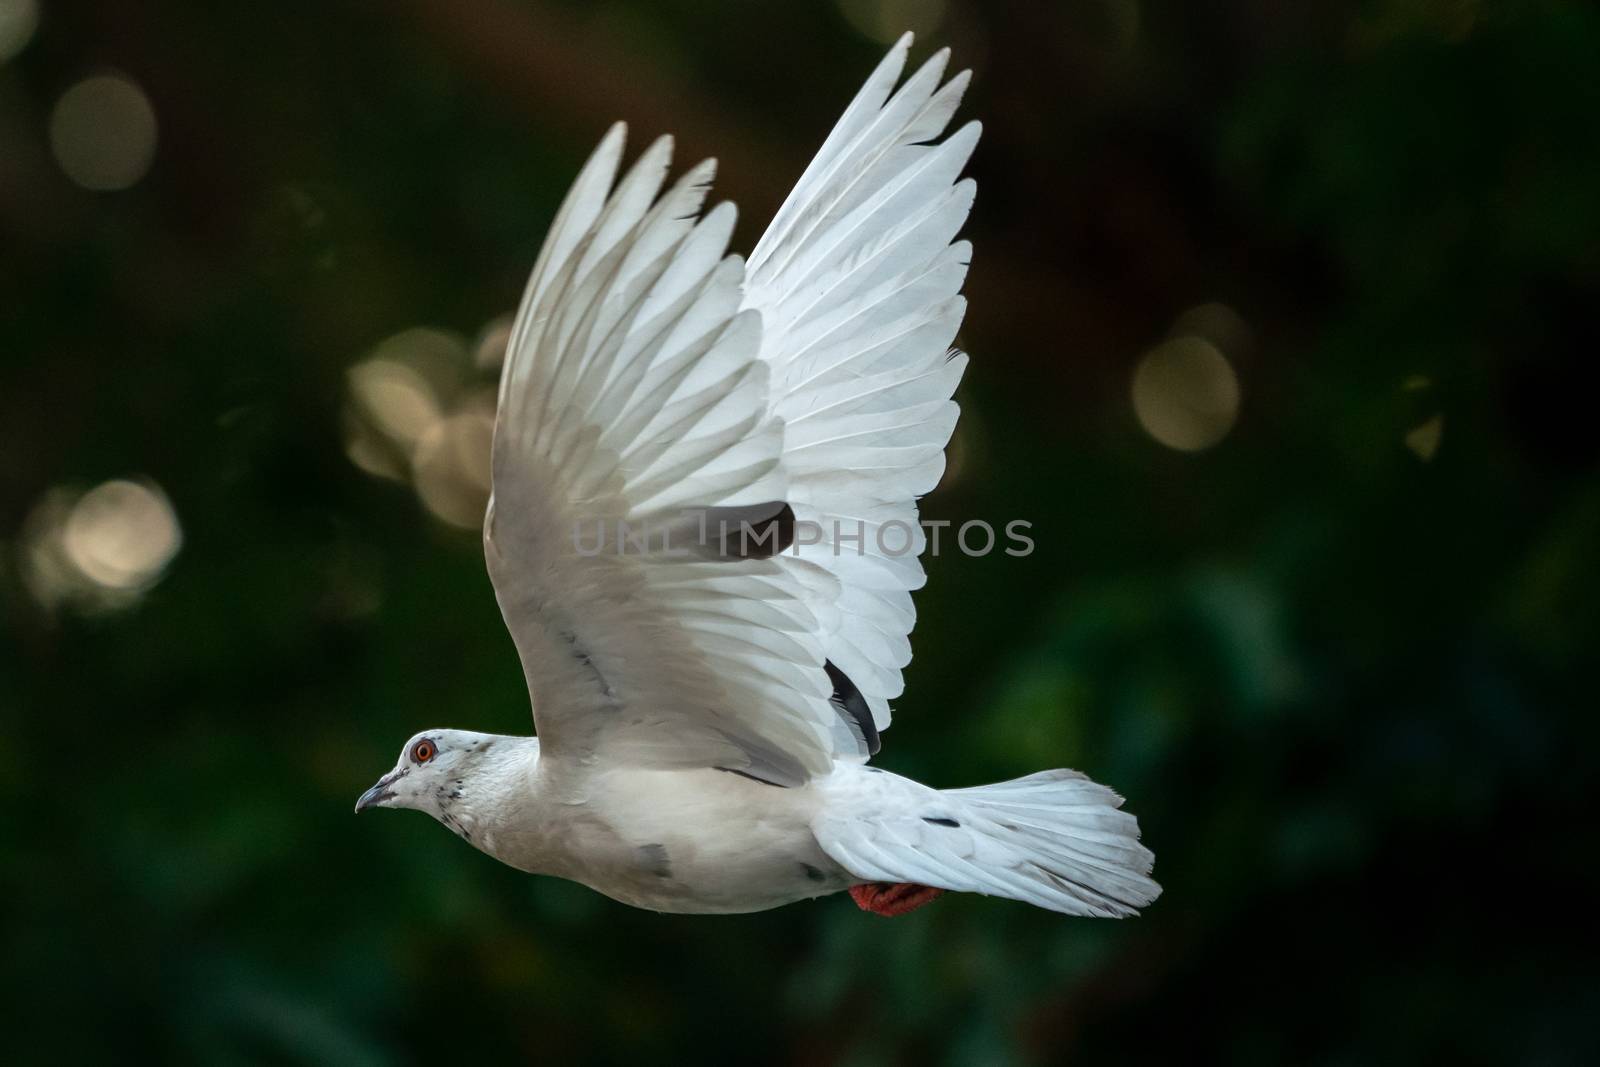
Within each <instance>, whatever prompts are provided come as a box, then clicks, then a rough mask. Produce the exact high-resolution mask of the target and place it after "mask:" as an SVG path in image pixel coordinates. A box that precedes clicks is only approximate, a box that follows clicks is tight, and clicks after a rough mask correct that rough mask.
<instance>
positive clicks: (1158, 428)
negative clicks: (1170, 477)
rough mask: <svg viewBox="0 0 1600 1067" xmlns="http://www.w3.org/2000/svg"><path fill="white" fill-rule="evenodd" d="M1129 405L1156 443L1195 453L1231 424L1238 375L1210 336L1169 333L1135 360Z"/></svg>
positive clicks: (1225, 433)
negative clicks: (1141, 357)
mask: <svg viewBox="0 0 1600 1067" xmlns="http://www.w3.org/2000/svg"><path fill="white" fill-rule="evenodd" d="M1133 410H1134V414H1135V415H1136V416H1137V417H1138V419H1139V425H1141V426H1143V427H1144V429H1145V432H1146V433H1148V434H1149V435H1150V436H1151V437H1153V438H1155V439H1156V440H1157V441H1159V442H1160V443H1161V444H1163V445H1166V446H1167V447H1168V448H1174V449H1177V450H1179V451H1181V452H1198V451H1200V450H1201V449H1205V448H1210V447H1211V446H1212V445H1215V444H1216V443H1217V442H1218V441H1221V440H1222V439H1223V438H1224V437H1226V436H1228V431H1229V430H1231V429H1233V424H1234V421H1235V420H1236V419H1237V418H1238V415H1239V379H1238V377H1237V376H1236V375H1235V374H1234V371H1233V367H1232V365H1230V364H1229V363H1228V360H1227V357H1225V356H1224V355H1223V354H1222V353H1221V352H1220V351H1219V350H1218V349H1217V346H1216V345H1214V344H1212V343H1211V342H1210V341H1208V340H1205V339H1204V338H1201V337H1195V336H1192V335H1191V336H1184V337H1175V338H1173V339H1171V340H1169V341H1165V342H1163V343H1162V344H1160V345H1157V346H1156V347H1155V348H1153V349H1151V350H1150V351H1149V352H1147V353H1146V354H1145V356H1144V358H1143V359H1141V360H1140V361H1139V366H1138V368H1137V369H1135V371H1134V374H1133Z"/></svg>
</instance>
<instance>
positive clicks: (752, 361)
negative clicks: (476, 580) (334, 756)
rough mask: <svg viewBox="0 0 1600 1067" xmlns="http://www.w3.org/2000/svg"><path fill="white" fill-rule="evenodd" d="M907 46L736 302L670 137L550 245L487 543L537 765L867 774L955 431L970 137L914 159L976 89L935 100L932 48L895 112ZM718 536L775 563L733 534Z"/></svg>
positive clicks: (512, 369) (528, 322) (524, 334)
mask: <svg viewBox="0 0 1600 1067" xmlns="http://www.w3.org/2000/svg"><path fill="white" fill-rule="evenodd" d="M907 44H908V42H907V41H902V42H901V43H900V45H898V46H896V48H895V50H894V51H893V52H891V53H890V55H889V57H888V58H887V59H886V60H885V61H884V63H883V64H882V65H880V67H879V69H878V70H877V71H876V72H875V73H874V74H873V76H872V78H871V79H870V80H869V81H868V83H867V85H866V86H865V87H864V88H863V89H862V91H861V93H860V94H859V95H858V97H857V99H856V100H855V102H854V103H852V105H851V106H850V108H849V109H848V110H847V112H846V113H845V116H844V118H843V119H842V120H841V121H840V123H839V126H838V128H836V129H835V131H834V132H833V134H832V135H831V136H830V137H829V139H828V141H827V143H826V144H825V145H824V146H823V148H822V150H821V152H820V153H819V155H818V157H817V159H816V161H815V162H814V163H813V164H812V165H811V167H810V168H809V169H808V170H807V171H806V173H805V176H804V177H803V178H802V179H801V181H800V184H799V186H797V188H796V190H795V192H794V194H793V195H792V196H791V197H790V200H789V202H788V203H786V204H785V206H784V208H783V209H782V210H781V211H780V212H779V215H778V217H777V218H776V219H775V220H774V223H773V226H772V228H771V230H770V231H769V232H768V234H767V236H766V237H764V238H763V239H762V242H761V244H760V246H758V248H757V251H756V254H755V258H754V259H753V265H752V268H751V270H750V272H749V277H748V278H747V277H746V270H745V267H744V264H743V263H742V262H741V261H740V260H739V259H738V257H736V256H725V255H724V253H725V250H726V246H727V241H728V236H729V233H730V232H731V230H732V227H733V208H732V206H731V205H728V204H723V205H720V206H718V207H717V208H715V209H713V210H712V211H711V212H709V213H708V214H706V215H705V217H704V218H702V219H700V220H699V221H698V222H696V221H694V216H695V215H696V213H697V212H698V211H699V209H700V206H701V203H702V201H703V199H704V196H705V190H706V187H707V184H708V183H709V181H710V178H711V174H712V170H713V167H712V164H711V163H709V162H707V163H702V164H700V165H699V166H697V167H695V168H693V169H691V170H690V171H689V172H688V173H687V174H686V175H685V176H684V177H683V178H682V179H681V180H680V181H679V182H678V183H677V184H676V185H674V186H673V187H672V188H671V189H670V190H669V191H667V192H666V193H665V194H664V195H661V196H660V197H659V199H658V198H657V194H658V193H659V191H660V189H661V186H662V183H663V181H664V179H665V175H666V169H667V165H668V161H669V157H670V153H671V142H670V140H668V139H666V138H663V139H661V140H659V141H657V142H656V143H655V144H653V145H652V146H651V147H650V148H648V149H647V150H646V151H645V153H644V154H643V155H642V156H641V158H640V159H639V161H638V162H637V163H636V164H635V165H634V166H633V168H632V169H631V170H629V171H628V173H627V174H626V175H625V176H624V177H623V178H622V179H621V181H620V182H618V183H616V187H615V189H613V188H612V185H613V182H614V180H615V177H616V173H617V170H618V165H619V161H620V158H621V153H622V142H623V131H622V128H621V127H620V126H618V127H616V128H614V129H613V130H612V131H611V132H610V133H608V134H607V136H606V138H605V139H604V140H603V141H602V142H601V145H600V147H599V148H598V149H597V150H596V151H595V154H594V156H593V157H592V158H591V159H590V161H589V162H588V164H587V165H586V166H585V167H584V169H583V171H582V173H581V174H580V175H579V177H578V179H577V181H576V182H575V183H574V186H573V189H572V191H571V192H570V193H569V194H568V196H567V199H566V201H565V202H564V203H563V205H562V207H561V210H560V212H559V213H558V215H557V217H556V220H555V222H554V223H553V224H552V227H551V230H550V234H549V236H548V237H547V238H546V241H545V246H544V249H543V250H542V251H541V253H540V256H539V260H538V262H537V264H536V265H535V267H534V271H533V275H532V277H531V278H530V279H529V282H528V287H527V290H526V292H525V293H524V296H523V302H522V305H521V308H520V309H519V311H518V314H517V319H516V321H515V323H514V324H513V327H512V334H511V339H510V342H509V345H508V348H507V360H506V367H505V370H504V374H503V377H502V379H501V388H500V399H499V412H498V416H497V420H496V427H495V442H494V450H493V485H494V493H493V498H492V499H491V502H490V508H489V514H488V516H487V517H486V519H485V528H484V539H485V549H486V554H487V557H488V561H489V570H490V575H491V577H492V578H493V581H494V585H495V592H496V596H497V598H498V600H499V602H500V607H501V611H502V613H503V614H504V616H505V619H506V622H507V625H508V626H509V628H510V630H511V633H512V636H513V638H514V640H515V641H516V644H517V648H518V652H519V654H520V655H521V658H522V662H523V668H524V672H525V674H526V676H527V679H528V685H529V689H530V692H531V694H532V696H533V702H534V716H535V720H536V723H537V726H538V730H539V733H540V735H541V737H542V738H543V739H544V744H545V751H546V752H549V753H552V754H554V753H561V754H563V755H565V756H567V757H569V758H577V759H589V758H604V759H607V760H617V761H624V762H633V763H639V764H646V765H657V766H701V767H704V766H712V767H724V768H727V769H729V770H737V771H741V772H744V773H748V774H751V775H754V776H756V777H759V778H762V779H765V780H768V781H772V782H775V783H779V784H792V783H796V782H800V781H803V780H805V779H806V778H808V777H810V776H811V775H813V774H818V773H825V772H826V771H827V770H828V769H829V768H830V767H831V765H832V763H833V762H834V761H835V760H836V759H840V758H844V759H864V758H865V757H866V756H867V755H868V753H869V752H870V751H872V750H875V748H876V731H877V729H878V728H881V727H882V726H885V725H887V723H888V706H887V701H888V700H889V699H890V698H891V697H893V696H895V695H897V694H898V693H899V692H900V668H901V667H903V666H904V665H905V663H906V662H907V660H909V657H910V647H909V642H908V641H907V634H908V633H909V631H910V629H911V623H912V610H911V603H910V595H909V590H910V589H912V588H915V587H916V586H918V585H920V584H921V581H922V569H921V565H920V564H919V563H918V561H917V559H916V553H917V552H918V551H920V548H921V533H920V531H918V530H917V529H916V525H915V522H916V506H915V497H916V495H917V494H918V493H922V492H926V491H927V490H928V489H930V488H932V486H933V484H934V483H935V482H936V481H937V479H938V477H939V473H940V471H941V470H942V469H943V454H942V452H943V447H944V444H945V442H946V440H947V439H948V437H949V434H950V431H951V428H952V427H953V425H954V421H955V414H956V412H955V406H954V404H953V403H952V402H951V400H950V396H951V393H952V392H953V391H954V388H955V385H956V382H957V380H958V379H959V376H960V372H961V366H962V360H961V359H960V357H956V358H954V359H952V358H951V357H950V355H949V352H948V348H947V346H948V345H949V343H950V340H951V339H952V338H953V336H954V333H955V329H956V326H957V325H958V324H959V321H960V317H961V311H962V303H961V301H960V298H959V297H957V296H955V293H956V290H957V289H958V288H959V287H960V283H961V279H962V276H963V274H964V272H965V264H966V260H967V251H968V250H967V248H966V246H965V245H964V244H957V245H953V246H952V245H950V244H949V242H950V240H951V238H952V236H953V235H954V232H955V230H956V229H957V228H958V227H959V226H960V224H961V221H962V220H963V219H964V218H965V216H966V213H967V209H968V207H969V205H970V203H971V198H972V187H971V183H970V182H962V183H958V184H955V185H954V186H952V183H953V182H954V180H955V176H956V173H957V172H958V171H959V170H960V168H961V166H962V165H963V164H964V163H965V160H966V158H967V156H968V154H969V153H970V152H971V149H972V144H973V141H974V140H975V139H976V128H975V127H968V128H965V129H963V130H962V131H960V132H959V133H957V134H956V135H955V136H953V137H952V138H950V139H949V140H948V141H946V142H945V143H944V144H943V145H940V146H931V147H930V146H926V145H924V144H922V143H921V142H925V141H927V140H929V139H931V138H933V137H936V136H938V135H939V133H940V132H941V131H942V130H943V128H944V125H945V123H946V122H947V121H948V119H949V117H950V114H951V113H952V112H953V110H954V108H955V105H956V102H957V100H958V98H959V96H960V93H961V89H962V88H963V86H964V85H965V81H966V79H965V76H964V75H963V76H960V77H958V78H956V79H954V80H953V81H951V82H950V83H948V84H947V85H946V86H945V87H944V88H942V89H937V91H935V90H936V86H937V82H938V79H939V75H940V73H941V72H942V68H943V62H944V59H943V54H942V53H941V55H940V56H937V57H935V59H934V60H932V61H930V63H929V64H928V65H927V66H925V67H924V68H923V69H922V70H921V71H919V72H918V73H917V74H916V75H914V76H913V77H912V78H911V79H910V80H909V81H908V82H907V83H906V85H905V86H903V87H902V88H901V89H900V91H899V92H897V93H894V94H893V95H892V96H891V95H890V90H891V89H892V87H893V84H894V82H895V81H896V80H897V78H898V76H899V73H900V70H901V68H902V67H903V65H904V61H905V52H906V48H907ZM763 320H768V325H766V326H765V327H764V326H763ZM708 513H709V516H710V520H711V521H710V529H709V530H708V526H707V523H706V521H705V520H704V519H703V518H702V516H706V515H707V514H708ZM719 518H728V519H730V520H732V524H733V526H734V528H735V529H739V528H740V525H739V520H755V525H754V528H755V529H756V531H757V532H758V533H761V534H764V535H765V536H766V537H767V538H768V539H767V540H766V541H764V542H763V541H759V540H758V541H756V542H755V543H754V544H753V545H752V544H751V542H750V541H749V540H748V539H742V540H740V539H736V541H730V540H728V539H725V538H722V537H719V536H718V530H717V522H716V520H717V519H719ZM858 520H860V521H862V522H863V523H865V526H864V527H863V528H862V529H861V530H860V531H857V529H856V527H855V523H856V522H857V521H858ZM894 523H899V524H900V527H901V528H903V530H904V533H903V536H902V539H901V540H894V539H892V537H893V535H894V534H896V533H899V531H898V530H890V531H889V534H890V536H891V540H889V541H888V542H887V543H886V542H885V541H884V540H882V538H883V536H884V534H883V533H882V531H883V530H884V528H885V527H886V526H891V525H892V524H894ZM746 528H748V527H746ZM797 531H800V532H801V533H802V534H803V535H802V536H799V537H798V538H797ZM857 532H860V533H862V534H863V535H864V536H862V537H861V538H860V539H859V540H854V538H855V536H856V534H857ZM841 535H842V536H841ZM815 536H820V542H819V543H816V544H811V545H805V544H804V542H805V541H807V540H811V539H812V538H813V537H815ZM906 538H909V541H906V540H905V539H906ZM794 540H799V541H800V542H801V545H800V546H798V547H799V549H800V550H799V551H798V554H797V553H796V549H790V551H773V549H774V548H777V547H778V546H780V545H781V546H788V545H789V544H790V542H791V541H794ZM907 545H909V546H910V547H907Z"/></svg>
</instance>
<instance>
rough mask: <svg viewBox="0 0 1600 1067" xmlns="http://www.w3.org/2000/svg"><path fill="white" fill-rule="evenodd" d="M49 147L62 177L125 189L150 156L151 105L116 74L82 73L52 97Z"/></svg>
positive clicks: (153, 117) (152, 144)
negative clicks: (83, 75) (56, 97)
mask: <svg viewBox="0 0 1600 1067" xmlns="http://www.w3.org/2000/svg"><path fill="white" fill-rule="evenodd" d="M50 149H51V151H52V152H53V153H54V154H55V157H56V162H57V163H59V164H60V166H61V169H62V170H63V171H65V172H66V175H67V177H69V178H71V179H72V180H73V181H74V182H76V183H77V184H78V185H80V186H82V187H83V188H85V189H93V190H95V191H97V192H113V191H115V190H118V189H126V188H128V187H129V186H131V185H133V184H134V183H135V182H137V181H138V180H139V179H140V178H142V177H144V175H145V172H146V171H147V170H149V169H150V163H151V161H152V160H154V159H155V153H156V113H155V110H154V109H153V108H152V107H151V106H150V101H149V99H148V98H147V97H146V96H145V95H144V91H143V90H142V89H140V88H139V87H138V86H137V85H135V84H134V83H133V82H131V81H129V80H128V79H127V78H125V77H123V76H122V75H120V74H98V75H95V76H94V77H92V78H85V79H84V80H83V81H81V82H79V83H78V84H77V85H74V86H73V87H72V88H70V89H68V90H67V91H66V92H65V93H63V94H62V95H61V99H60V100H58V101H56V106H55V110H54V111H52V112H51V114H50Z"/></svg>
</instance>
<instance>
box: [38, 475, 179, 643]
mask: <svg viewBox="0 0 1600 1067" xmlns="http://www.w3.org/2000/svg"><path fill="white" fill-rule="evenodd" d="M22 540H23V559H22V563H23V576H24V578H25V580H26V581H27V583H28V587H29V589H30V590H31V591H32V592H33V594H34V597H35V599H37V600H38V601H39V603H40V604H42V605H43V606H44V607H46V608H51V609H53V608H56V607H60V606H62V605H67V604H69V605H72V606H75V607H77V608H80V609H82V610H85V611H91V612H93V611H105V610H110V609H114V608H119V607H125V606H127V605H129V604H131V603H133V602H134V601H135V600H137V599H138V597H139V596H140V595H141V594H143V593H144V592H146V591H147V590H149V589H150V588H151V587H152V586H154V585H155V584H156V582H157V581H158V580H159V579H160V578H161V575H162V574H163V573H164V572H165V571H166V569H167V566H168V565H169V564H170V563H171V562H172V560H173V557H174V556H176V555H177V554H178V549H179V548H180V547H182V544H183V531H182V529H181V528H180V527H179V525H178V516H177V513H176V512H175V511H174V510H173V507H172V504H171V502H170V501H168V499H167V497H166V494H165V493H163V492H162V491H161V489H160V488H159V487H157V486H156V485H154V484H153V483H151V482H147V481H128V480H122V479H119V480H116V481H110V482H106V483H104V484H102V485H99V486H97V487H95V488H94V489H91V490H89V491H88V492H87V493H84V494H83V495H81V496H79V495H78V494H77V493H75V492H74V491H72V490H70V489H65V488H58V489H52V490H51V491H50V492H49V493H47V494H45V496H44V498H43V499H42V500H41V501H40V502H39V503H38V504H37V505H36V506H35V507H34V509H33V511H32V513H31V514H30V515H29V516H28V520H27V522H26V523H25V524H24V528H23V539H22Z"/></svg>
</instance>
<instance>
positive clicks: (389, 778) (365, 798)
mask: <svg viewBox="0 0 1600 1067" xmlns="http://www.w3.org/2000/svg"><path fill="white" fill-rule="evenodd" d="M398 777H399V775H398V774H397V773H396V772H393V771H391V772H390V773H388V774H386V775H384V776H383V777H382V778H379V779H378V781H377V784H375V785H374V786H373V787H372V788H371V789H369V790H367V791H366V792H365V793H362V794H361V797H360V799H358V800H357V801H356V814H357V815H360V814H361V813H362V812H364V811H366V810H367V809H368V808H378V807H382V806H383V803H384V802H385V801H387V800H393V799H394V790H392V789H390V788H389V787H390V786H392V785H394V780H395V779H396V778H398Z"/></svg>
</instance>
